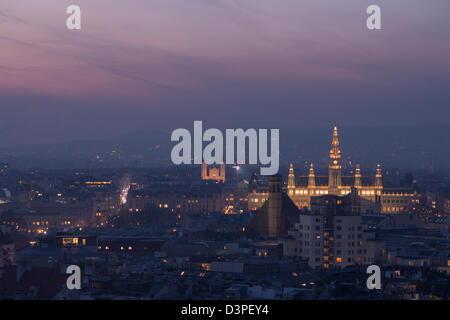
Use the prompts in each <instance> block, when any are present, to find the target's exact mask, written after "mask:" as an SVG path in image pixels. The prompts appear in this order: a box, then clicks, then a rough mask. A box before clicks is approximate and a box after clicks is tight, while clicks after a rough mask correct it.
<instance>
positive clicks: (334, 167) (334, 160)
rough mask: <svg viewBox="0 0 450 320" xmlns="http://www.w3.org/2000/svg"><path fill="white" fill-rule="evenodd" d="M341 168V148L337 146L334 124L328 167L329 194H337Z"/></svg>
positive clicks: (336, 132)
mask: <svg viewBox="0 0 450 320" xmlns="http://www.w3.org/2000/svg"><path fill="white" fill-rule="evenodd" d="M341 168H342V166H341V149H340V147H339V138H338V131H337V126H334V130H333V140H332V141H331V149H330V163H329V169H328V187H329V189H330V190H329V191H330V194H338V188H339V187H340V186H341V185H342V182H341Z"/></svg>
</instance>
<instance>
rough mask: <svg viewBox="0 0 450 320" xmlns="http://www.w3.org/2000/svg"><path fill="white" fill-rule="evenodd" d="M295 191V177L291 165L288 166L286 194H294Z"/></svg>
mask: <svg viewBox="0 0 450 320" xmlns="http://www.w3.org/2000/svg"><path fill="white" fill-rule="evenodd" d="M294 189H295V175H294V166H293V165H292V163H291V164H290V165H289V176H288V194H291V195H292V194H294Z"/></svg>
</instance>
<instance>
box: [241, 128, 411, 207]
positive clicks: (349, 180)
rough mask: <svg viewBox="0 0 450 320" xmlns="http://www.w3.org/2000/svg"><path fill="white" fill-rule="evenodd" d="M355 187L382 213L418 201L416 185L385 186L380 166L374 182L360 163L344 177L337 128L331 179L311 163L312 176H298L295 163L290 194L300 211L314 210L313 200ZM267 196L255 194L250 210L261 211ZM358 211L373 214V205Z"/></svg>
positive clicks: (290, 171)
mask: <svg viewBox="0 0 450 320" xmlns="http://www.w3.org/2000/svg"><path fill="white" fill-rule="evenodd" d="M352 188H354V189H356V192H357V194H358V195H359V196H360V197H362V198H364V199H366V200H368V201H370V202H371V203H374V204H377V205H378V206H379V210H380V211H381V212H382V213H397V212H402V211H404V210H405V209H406V208H407V207H408V206H409V205H410V204H411V203H414V202H415V201H418V200H417V198H418V195H417V193H415V192H414V190H413V188H412V186H408V187H406V188H385V187H383V176H382V172H381V165H380V164H378V165H377V168H376V173H375V176H374V177H373V179H372V178H371V177H370V176H362V174H361V169H360V165H359V164H357V165H356V169H355V173H354V175H351V176H344V175H342V165H341V149H340V144H339V137H338V129H337V127H336V126H334V128H333V137H332V142H331V149H330V158H329V165H328V176H317V175H316V174H315V171H314V165H313V164H312V163H311V165H310V168H309V173H308V175H306V176H298V177H296V176H295V174H294V167H293V165H292V164H291V165H290V168H289V176H288V186H287V194H288V195H289V197H290V198H291V199H292V201H293V202H294V203H295V204H296V205H297V207H298V208H299V209H302V208H304V207H306V208H308V209H311V198H312V197H318V196H324V195H336V196H345V195H348V194H350V193H351V191H352ZM267 197H268V194H267V193H266V192H257V191H254V192H252V193H250V194H249V210H251V211H255V210H258V209H259V208H260V207H261V206H262V205H263V203H264V202H265V201H266V200H267ZM357 210H358V211H359V212H360V213H371V211H373V206H366V207H361V208H359V209H357Z"/></svg>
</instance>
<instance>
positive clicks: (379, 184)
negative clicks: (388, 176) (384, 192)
mask: <svg viewBox="0 0 450 320" xmlns="http://www.w3.org/2000/svg"><path fill="white" fill-rule="evenodd" d="M375 188H383V181H382V175H381V165H380V164H377V173H376V174H375Z"/></svg>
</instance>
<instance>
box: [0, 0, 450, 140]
mask: <svg viewBox="0 0 450 320" xmlns="http://www.w3.org/2000/svg"><path fill="white" fill-rule="evenodd" d="M70 4H78V5H80V7H81V9H82V30H81V31H69V30H67V29H66V28H65V20H66V18H67V15H66V13H65V11H66V7H67V6H68V5H70ZM369 4H378V5H380V6H381V8H382V27H383V30H380V31H369V30H367V29H366V27H365V20H366V17H367V15H366V14H365V11H366V8H367V6H368V5H369ZM449 13H450V1H448V0H432V1H423V0H395V1H392V0H389V1H385V0H371V1H365V0H345V1H344V0H343V1H335V0H302V1H300V0H276V1H275V0H223V1H222V0H184V1H182V0H127V1H123V0H95V1H92V0H71V1H65V0H58V1H48V0H35V1H17V0H2V1H1V3H0V136H1V137H2V138H1V139H0V146H8V145H15V144H31V143H43V142H55V141H65V140H72V139H86V138H87V139H97V138H103V137H109V136H111V135H120V134H122V133H126V132H131V131H137V130H145V129H157V130H167V131H169V130H170V131H171V130H173V129H175V128H178V127H189V128H191V127H192V122H193V120H203V121H204V125H205V126H206V127H216V126H217V127H227V128H235V127H240V126H244V127H252V126H258V127H268V128H279V127H306V126H307V127H311V126H329V125H330V124H331V123H334V122H336V123H338V124H340V125H379V124H417V123H449V124H450V77H449V71H450V23H449V19H450V17H449Z"/></svg>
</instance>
